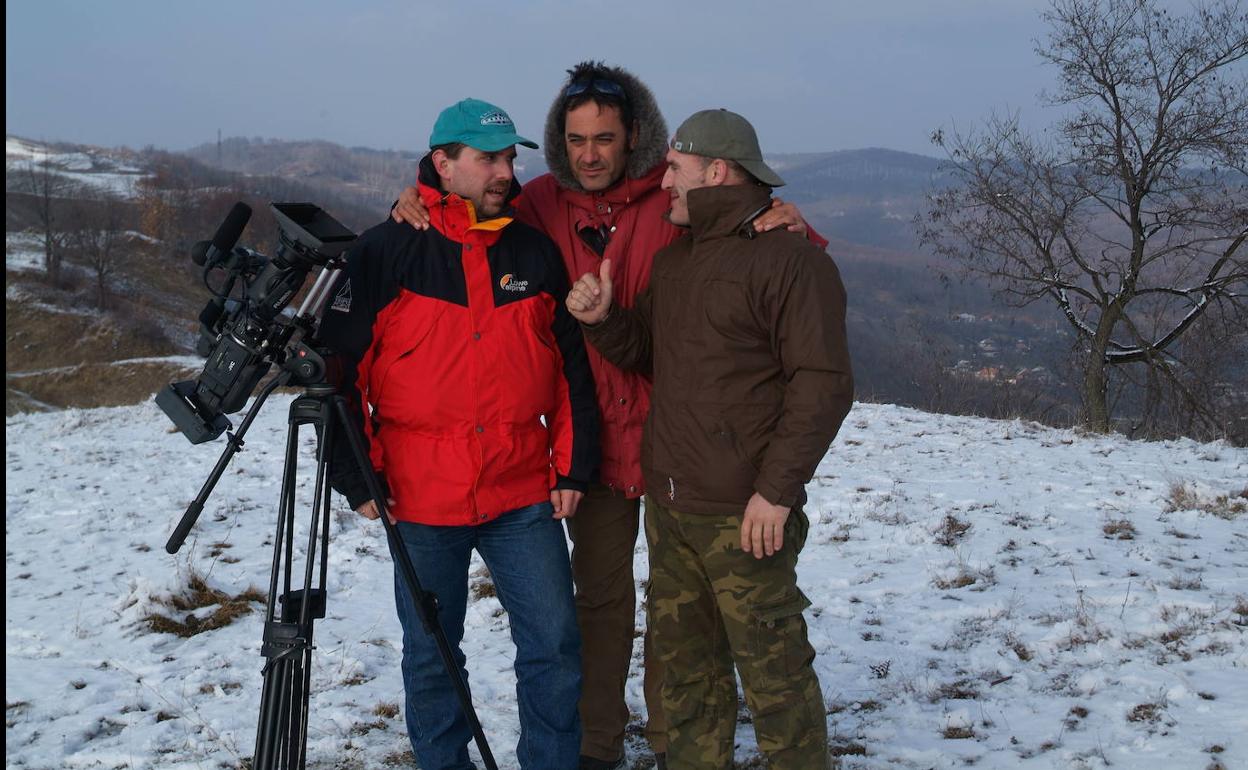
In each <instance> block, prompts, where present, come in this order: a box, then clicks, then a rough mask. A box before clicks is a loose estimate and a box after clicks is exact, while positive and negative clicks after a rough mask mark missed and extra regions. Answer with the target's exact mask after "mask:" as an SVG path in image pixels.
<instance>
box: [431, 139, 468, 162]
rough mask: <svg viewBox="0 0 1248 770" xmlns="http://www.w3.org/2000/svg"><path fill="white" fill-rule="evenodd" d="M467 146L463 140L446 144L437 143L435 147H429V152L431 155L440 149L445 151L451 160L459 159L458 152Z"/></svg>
mask: <svg viewBox="0 0 1248 770" xmlns="http://www.w3.org/2000/svg"><path fill="white" fill-rule="evenodd" d="M467 146H468V145H466V144H464V143H463V142H449V143H447V144H439V145H438V146H437V147H430V148H429V154H430V155H432V154H433V153H435V152H437V151H438V150H441V151H442V152H444V153H446V157H448V158H450V159H451V160H459V154H460V153H461V152H463V151H464V148H465V147H467Z"/></svg>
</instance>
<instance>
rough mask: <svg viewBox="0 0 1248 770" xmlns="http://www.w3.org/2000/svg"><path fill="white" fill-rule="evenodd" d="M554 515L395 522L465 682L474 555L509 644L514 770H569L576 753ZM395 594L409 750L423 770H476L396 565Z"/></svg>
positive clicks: (565, 572) (564, 588) (572, 656)
mask: <svg viewBox="0 0 1248 770" xmlns="http://www.w3.org/2000/svg"><path fill="white" fill-rule="evenodd" d="M552 513H553V511H552V509H551V506H550V503H548V502H546V503H539V504H537V505H530V506H528V507H525V508H517V509H516V510H514V511H509V512H507V513H505V514H503V515H502V516H499V517H498V518H497V519H494V520H493V521H491V522H489V523H487V524H482V525H480V526H472V527H435V526H429V525H425V524H413V523H409V522H399V525H398V527H399V534H400V535H401V536H402V538H403V544H404V547H405V548H406V549H407V554H408V556H410V557H411V560H412V565H413V566H414V567H415V568H416V575H417V577H418V578H419V579H420V583H421V587H422V588H423V589H424V590H425V591H428V592H432V593H433V594H434V595H435V596H437V598H438V606H439V612H438V618H439V620H440V621H441V624H442V629H443V630H444V631H445V633H446V639H447V641H448V642H450V645H451V649H452V650H453V651H454V653H455V660H456V662H457V663H458V665H459V670H460V675H461V676H463V677H464V681H465V682H467V681H468V672H467V671H466V669H465V668H464V654H463V652H462V651H461V650H460V648H459V643H460V640H462V639H463V637H464V613H465V611H466V608H467V602H468V563H469V559H470V557H471V554H472V549H473V548H476V549H477V551H478V553H480V554H481V558H482V559H484V561H485V565H486V566H487V567H489V569H490V575H491V577H492V578H493V581H494V587H495V590H496V591H497V594H498V598H499V601H501V602H502V605H503V609H505V610H506V611H507V617H508V620H509V621H510V623H511V638H512V641H513V642H515V645H516V661H515V672H516V680H517V681H516V697H517V700H518V702H519V706H520V742H519V743H518V744H517V746H516V758H517V760H518V761H519V763H520V767H521V768H526V769H527V768H534V769H536V768H541V770H563V769H564V768H567V770H575V768H576V766H577V757H578V755H579V753H580V746H581V723H580V717H579V716H578V714H577V700H578V699H579V698H580V688H581V640H580V635H579V633H578V631H577V626H576V605H575V603H574V602H573V598H572V570H571V567H570V566H569V563H568V547H567V543H566V541H565V540H564V536H563V526H562V525H561V524H560V523H559V522H558V521H555V520H554V519H553V518H551V516H552ZM394 586H395V587H394V593H395V603H396V605H397V607H398V612H399V622H400V623H401V624H402V625H403V688H404V690H405V691H406V694H407V733H408V737H409V738H410V739H411V742H412V751H413V752H414V753H415V755H416V759H417V761H418V762H419V763H420V767H421V768H422V770H469V769H470V768H473V767H474V766H473V764H472V762H471V761H470V760H469V759H468V743H469V742H470V741H471V740H472V731H471V729H470V728H469V726H468V720H467V719H465V718H464V715H463V713H462V711H461V709H460V705H459V701H458V699H457V698H456V696H455V690H454V688H453V687H452V685H451V682H450V678H449V677H448V676H447V674H446V669H445V667H444V666H443V665H442V658H441V656H440V655H439V654H438V649H437V646H436V645H435V644H434V641H433V637H431V636H429V635H428V634H426V633H425V631H424V628H423V627H422V625H421V622H420V615H419V614H418V613H417V611H416V608H415V606H414V604H413V602H412V597H411V595H410V593H409V592H408V590H407V586H406V585H405V584H404V582H403V580H402V577H401V575H400V574H399V572H398V569H397V565H396V569H395V581H394ZM487 737H488V736H487Z"/></svg>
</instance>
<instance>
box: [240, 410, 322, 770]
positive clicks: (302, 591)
mask: <svg viewBox="0 0 1248 770" xmlns="http://www.w3.org/2000/svg"><path fill="white" fill-rule="evenodd" d="M329 409H330V405H329V402H327V401H326V400H325V399H324V398H323V397H315V396H304V397H301V398H298V399H296V400H295V401H294V402H293V403H292V404H291V407H290V419H289V422H290V425H289V429H288V431H287V438H286V463H285V467H284V468H283V471H282V492H281V500H280V502H279V504H278V520H277V528H276V535H275V538H274V543H273V565H272V573H271V575H270V579H269V597H268V607H267V609H266V616H265V627H264V644H263V646H262V649H261V654H262V655H264V657H265V659H266V661H265V666H264V674H263V678H264V689H263V693H262V696H261V700H260V716H259V723H258V725H257V729H256V751H255V755H254V759H253V768H254V769H255V770H303V768H304V766H305V763H306V752H307V726H308V713H309V711H308V705H309V696H310V692H311V676H312V649H313V643H312V639H313V622H314V621H315V620H316V619H317V618H323V617H325V580H326V576H327V568H326V560H327V559H328V556H329V551H328V535H329V530H328V526H329V486H328V472H327V467H326V462H327V461H326V458H327V457H328V455H327V454H326V453H325V452H324V451H323V450H324V445H325V440H322V441H321V442H320V446H318V452H317V472H316V479H317V484H316V491H315V495H314V500H313V503H312V516H311V520H310V522H309V527H308V541H307V549H306V552H305V553H304V554H303V558H304V563H303V568H302V570H300V571H301V572H302V582H301V584H300V585H301V587H299V588H296V587H295V586H294V576H295V574H296V572H295V570H296V564H295V556H296V554H295V550H294V537H295V526H294V525H295V520H294V519H295V498H296V481H297V478H298V451H299V427H300V426H301V425H304V424H312V425H314V426H316V427H318V429H319V430H318V435H320V436H321V437H322V438H323V439H326V440H327V439H330V438H331V436H328V435H326V434H325V431H329V432H331V433H332V427H329V424H330V419H329V418H330V417H331V416H332V415H331V413H330V411H329ZM318 538H319V542H318ZM318 567H319V570H318ZM314 575H315V576H317V577H319V583H316V584H314V583H313V580H314Z"/></svg>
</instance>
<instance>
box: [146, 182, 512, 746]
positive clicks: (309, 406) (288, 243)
mask: <svg viewBox="0 0 1248 770" xmlns="http://www.w3.org/2000/svg"><path fill="white" fill-rule="evenodd" d="M273 214H274V216H275V217H276V218H277V225H278V248H277V253H276V255H275V256H274V257H273V258H272V259H269V258H268V257H265V256H264V255H263V254H260V253H258V252H255V251H251V250H250V249H244V248H235V244H236V243H237V242H238V238H239V236H240V235H242V233H243V228H244V227H245V226H246V225H247V220H248V219H249V218H250V217H251V209H250V208H249V207H248V206H247V205H246V204H244V203H237V204H235V205H234V208H233V209H232V210H231V211H230V214H229V216H227V217H226V219H225V221H224V222H223V223H222V224H221V227H220V228H218V229H217V233H216V235H215V236H214V237H213V239H212V241H211V242H207V241H204V242H201V243H199V244H196V246H195V248H194V249H193V251H192V256H191V258H192V259H193V260H194V261H195V264H197V265H202V266H203V268H204V284H205V285H206V286H208V288H209V290H210V291H212V293H213V298H212V300H211V301H210V302H209V303H208V305H207V307H205V308H204V310H203V312H202V313H200V315H199V321H200V340H199V346H198V350H199V352H200V353H201V354H202V355H206V356H207V358H208V362H207V363H206V364H205V365H204V370H203V371H202V372H200V375H199V377H197V378H196V379H194V380H188V381H186V382H175V383H173V384H172V385H170V386H169V387H167V388H165V389H164V390H162V391H161V392H160V393H159V394H157V396H156V403H157V404H158V405H159V406H160V408H161V409H162V410H163V411H164V413H165V414H166V415H168V416H169V418H170V419H171V420H173V423H174V425H176V426H177V428H178V430H180V431H181V432H182V433H183V435H185V436H186V437H187V438H188V439H190V441H191V443H194V444H200V443H203V442H205V441H211V440H212V439H215V438H217V437H218V436H220V435H221V434H222V433H224V432H225V431H227V430H230V427H231V426H230V421H229V420H228V419H227V418H226V415H227V414H230V413H233V412H237V411H239V410H240V409H242V408H243V405H244V404H245V403H246V402H247V399H248V398H249V397H250V396H251V394H252V391H253V390H255V389H256V386H257V385H259V384H260V380H261V379H262V378H263V377H264V375H265V374H266V373H267V372H268V371H269V369H270V368H272V367H273V366H274V365H276V366H277V368H278V372H277V375H276V376H275V377H273V378H272V379H271V380H269V381H268V382H267V383H265V384H264V386H263V387H261V388H260V390H259V393H257V395H256V398H255V399H254V400H253V401H252V403H251V406H250V407H249V408H248V410H247V413H246V415H244V417H243V418H242V421H241V422H240V424H239V427H238V430H237V431H234V432H231V433H229V434H227V437H226V438H227V441H226V446H225V449H224V451H223V452H222V453H221V456H220V457H219V458H218V459H217V463H216V465H215V466H214V467H213V469H212V472H211V473H209V474H208V479H207V480H206V481H205V482H204V484H203V486H202V487H201V488H200V490H199V494H198V495H196V496H195V499H194V500H193V501H191V504H190V505H188V506H187V508H186V512H185V513H183V514H182V518H181V519H180V520H179V521H178V523H177V526H175V527H174V530H173V534H171V535H170V536H169V540H168V541H167V542H166V543H165V551H166V552H168V553H170V554H174V553H177V552H178V549H180V548H181V547H182V544H183V543H184V542H185V541H186V537H187V535H188V534H189V533H190V531H191V528H192V527H194V526H195V522H196V520H197V519H198V518H199V515H200V513H202V512H203V510H204V504H205V503H206V502H207V501H208V497H209V496H210V495H211V494H212V490H213V488H215V487H216V484H217V482H218V481H219V480H220V479H221V475H222V474H223V473H224V472H225V469H226V467H227V466H228V465H229V463H230V460H231V459H232V458H233V457H234V455H235V454H237V453H238V452H240V451H242V449H243V436H244V435H245V434H246V433H247V431H248V429H249V428H250V427H251V425H252V422H253V421H254V420H255V418H256V416H257V415H258V414H259V413H260V409H261V407H262V406H263V405H264V403H265V400H266V399H268V397H269V396H270V395H272V394H273V392H274V391H275V390H276V389H277V388H279V387H281V386H283V385H286V384H296V385H300V386H303V389H304V392H303V394H302V395H301V396H299V397H297V398H295V399H294V400H293V401H292V402H291V404H290V416H289V418H288V421H287V422H288V432H287V436H286V451H285V458H286V459H285V463H284V465H283V468H282V483H281V495H280V500H279V502H278V515H277V526H276V530H275V533H274V536H273V562H272V565H273V566H272V572H271V573H270V575H269V592H268V595H267V597H266V601H265V623H264V637H263V643H262V645H261V647H260V654H261V656H263V657H264V659H265V664H264V669H263V672H262V676H263V679H264V688H263V692H262V694H261V697H260V718H259V721H258V723H257V727H256V751H255V754H254V756H253V757H252V764H251V765H250V766H251V767H253V768H255V770H304V768H306V766H307V761H306V760H307V739H308V713H309V712H308V704H309V696H310V693H311V682H312V679H311V676H312V674H311V671H312V650H313V649H314V644H313V624H314V621H315V620H317V619H321V618H324V617H325V607H326V593H327V592H326V585H327V583H328V573H329V534H330V530H329V521H330V489H331V487H330V472H329V464H330V458H332V457H334V456H335V454H336V450H335V446H337V447H339V448H341V446H342V445H343V444H344V443H345V446H346V451H347V452H348V453H349V454H350V456H351V458H352V462H354V463H355V466H356V467H357V468H360V469H362V471H363V472H364V479H365V484H366V485H367V487H368V490H369V494H370V495H371V496H372V499H373V501H374V502H375V503H376V504H377V506H378V507H379V509H380V510H381V514H382V515H381V523H382V528H383V529H384V530H385V532H386V542H387V544H388V546H389V548H390V553H391V555H392V557H393V558H394V560H395V564H396V568H397V571H398V573H399V574H400V575H401V577H402V580H403V582H404V584H405V585H406V586H407V590H408V592H409V593H410V595H411V596H412V597H413V599H414V603H415V609H416V612H417V613H418V614H419V615H420V618H421V620H422V623H423V624H424V628H425V632H426V633H427V634H429V635H431V636H432V637H433V639H434V641H435V644H436V645H437V648H438V652H439V654H440V655H441V657H442V663H443V665H444V666H445V667H446V673H447V676H448V678H449V680H450V682H451V685H452V687H454V689H455V693H456V696H457V697H458V699H459V703H460V708H462V709H463V711H464V715H465V717H466V718H467V719H468V723H469V726H470V728H471V729H472V733H473V737H474V739H475V740H476V742H477V747H478V749H479V750H480V751H481V759H482V761H483V762H484V764H485V767H486V769H487V770H497V768H498V765H497V764H496V763H495V762H494V756H493V754H492V753H491V752H490V747H489V744H488V742H487V741H486V739H485V733H484V732H483V731H482V729H481V721H480V720H479V719H478V718H477V715H476V712H475V711H474V710H473V708H472V699H471V698H470V697H469V694H468V685H467V684H466V683H465V682H464V679H463V676H462V675H461V674H460V671H459V667H458V664H457V663H456V661H455V657H454V654H453V652H452V649H451V645H450V642H448V641H447V638H446V634H445V633H444V632H443V630H442V626H441V624H440V623H439V622H438V602H437V598H436V597H435V596H434V595H433V594H431V593H427V592H426V591H425V590H424V589H423V588H422V587H421V585H420V579H419V578H418V577H417V575H416V569H415V567H414V566H413V565H412V562H411V558H410V557H409V556H408V554H407V549H406V548H404V546H403V542H402V539H401V538H400V536H399V532H398V529H397V528H396V527H395V525H394V524H392V523H391V522H390V520H389V517H388V515H387V512H386V507H385V505H386V503H385V500H386V494H385V492H384V490H383V488H382V482H381V479H380V478H379V477H378V475H377V473H376V472H375V471H374V470H373V465H372V462H371V460H370V459H369V453H368V445H367V443H366V440H365V438H364V434H363V432H362V431H361V429H360V427H359V426H358V425H356V424H355V422H353V420H352V417H351V414H350V412H349V410H348V407H347V402H346V399H345V398H344V397H343V396H341V395H339V394H338V393H337V389H336V387H335V386H334V384H332V383H331V382H329V381H328V380H329V379H330V378H328V377H327V376H326V375H327V372H326V366H325V357H326V356H329V355H331V353H330V351H328V350H317V349H316V348H315V347H313V346H314V345H315V339H314V338H315V336H316V330H317V326H318V325H319V323H320V316H321V311H322V310H323V309H324V307H325V305H326V302H327V300H328V299H329V294H330V292H331V291H332V290H333V289H334V287H335V286H337V285H338V280H339V277H340V276H341V275H342V273H343V270H344V267H345V263H346V258H345V257H344V256H343V252H344V251H345V250H346V248H347V246H349V245H350V244H351V243H352V242H353V241H354V240H355V234H354V233H352V232H351V231H350V230H348V229H347V228H346V227H344V226H343V225H342V224H340V223H339V222H338V221H337V220H335V219H334V218H333V217H331V216H330V215H329V214H327V213H325V212H324V211H322V210H321V209H320V208H319V207H317V206H314V205H312V204H310V203H274V204H273ZM316 267H320V268H323V269H322V270H321V272H320V274H319V275H318V276H317V277H316V281H315V282H314V283H313V284H312V287H311V288H310V289H309V290H308V293H307V294H306V295H305V297H304V300H303V302H302V303H301V304H300V306H299V308H298V310H296V311H295V312H294V314H293V315H291V316H288V315H287V314H285V313H284V312H283V311H284V310H285V308H286V306H287V305H288V304H289V303H290V301H291V299H292V298H293V297H294V296H295V293H296V292H298V291H299V289H300V287H302V286H303V283H304V280H305V279H306V278H307V277H308V273H309V272H310V271H311V270H312V269H313V268H316ZM213 271H224V274H225V278H224V280H223V281H222V282H221V284H220V287H219V288H213V286H212V284H211V283H210V282H209V280H208V279H209V275H210V274H211V273H213ZM240 282H241V284H242V291H240V292H237V296H235V294H236V293H235V291H234V289H235V286H236V285H237V284H239V283H240ZM344 285H349V284H344ZM296 335H298V336H296ZM305 340H307V342H306V343H305ZM302 428H311V429H312V430H313V432H314V434H315V436H316V445H317V446H316V450H315V452H314V455H315V457H316V468H315V471H314V477H315V479H316V484H315V486H314V489H313V493H312V501H311V502H312V505H311V509H310V516H309V520H308V526H307V540H306V541H305V542H306V548H305V549H303V550H301V551H297V550H296V549H295V548H294V547H293V541H294V538H295V519H296V507H297V506H296V498H297V497H298V496H299V495H297V494H296V489H297V486H298V485H297V478H298V474H299V469H298V459H299V452H298V451H297V450H298V447H299V436H300V433H299V431H300V430H301V429H302ZM300 575H302V578H300Z"/></svg>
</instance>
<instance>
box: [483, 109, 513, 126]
mask: <svg viewBox="0 0 1248 770" xmlns="http://www.w3.org/2000/svg"><path fill="white" fill-rule="evenodd" d="M481 125H483V126H510V125H512V123H511V118H509V117H507V115H506V114H505V113H502V112H487V113H485V114H484V115H482V116H481Z"/></svg>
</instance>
